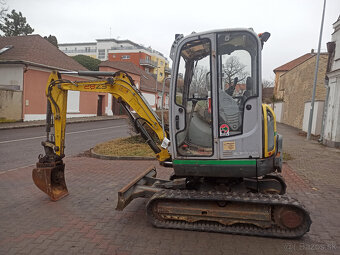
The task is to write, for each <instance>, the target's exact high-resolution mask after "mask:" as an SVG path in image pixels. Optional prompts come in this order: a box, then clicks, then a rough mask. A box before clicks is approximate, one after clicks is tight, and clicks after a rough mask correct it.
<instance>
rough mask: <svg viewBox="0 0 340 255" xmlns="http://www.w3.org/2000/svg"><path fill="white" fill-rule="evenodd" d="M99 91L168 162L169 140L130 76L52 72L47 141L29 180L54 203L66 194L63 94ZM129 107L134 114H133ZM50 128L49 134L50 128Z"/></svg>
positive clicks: (159, 156) (65, 98) (47, 116)
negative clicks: (108, 96) (73, 78)
mask: <svg viewBox="0 0 340 255" xmlns="http://www.w3.org/2000/svg"><path fill="white" fill-rule="evenodd" d="M62 74H73V75H79V76H96V77H101V76H106V77H107V76H109V77H108V78H105V79H96V80H92V81H91V80H90V81H70V80H65V79H62ZM69 90H72V91H83V92H100V93H110V94H112V96H114V97H115V98H116V99H117V100H118V102H120V103H121V104H122V105H123V107H124V108H125V109H126V111H127V112H128V114H129V116H130V118H131V119H132V121H133V123H134V125H135V128H136V130H137V131H138V132H140V133H141V135H142V136H143V137H144V138H145V139H146V142H147V143H148V144H149V146H150V147H151V149H152V150H153V151H154V152H155V154H156V157H157V159H158V160H159V161H160V162H164V161H166V160H169V159H170V154H169V152H168V151H167V148H166V146H164V144H165V145H166V144H167V142H168V141H169V137H167V132H165V131H164V130H163V129H162V125H161V123H160V120H159V118H158V116H157V115H156V114H155V113H154V111H153V110H152V109H151V107H150V106H149V104H148V103H147V101H146V100H145V99H144V97H143V95H142V94H141V93H140V92H139V91H138V89H137V88H136V86H135V85H134V82H133V80H132V79H131V77H130V76H129V75H128V74H127V73H125V72H116V73H109V72H64V73H61V72H57V71H53V72H52V73H51V75H50V77H49V79H48V83H47V87H46V96H47V114H46V132H47V139H46V141H44V142H42V145H43V147H44V150H45V155H44V156H40V157H39V162H38V163H37V165H36V168H35V169H33V173H32V177H33V181H34V183H35V184H36V186H37V187H38V188H39V189H41V190H42V191H43V192H45V193H46V194H47V195H48V196H49V197H50V198H51V199H52V200H53V201H57V200H59V199H61V198H63V197H64V196H66V195H67V194H68V191H67V186H66V182H65V177H64V170H65V164H64V163H63V162H62V159H63V157H64V156H65V154H64V150H65V128H66V109H67V92H68V91H69ZM129 107H131V108H132V109H133V110H134V111H135V112H136V113H137V116H136V115H135V114H133V113H132V112H131V111H130V109H129ZM144 125H148V126H149V127H150V128H151V129H152V130H153V131H154V133H155V134H156V135H157V137H158V138H159V140H160V141H163V144H162V146H163V147H164V148H163V147H161V146H158V145H157V143H156V142H155V141H154V140H153V138H152V135H151V134H149V133H148V131H147V129H145V128H144ZM52 127H54V132H53V134H52V133H51V128H52Z"/></svg>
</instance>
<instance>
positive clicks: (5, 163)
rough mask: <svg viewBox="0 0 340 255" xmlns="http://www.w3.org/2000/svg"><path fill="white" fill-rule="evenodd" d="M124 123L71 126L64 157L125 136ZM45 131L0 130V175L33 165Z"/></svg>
mask: <svg viewBox="0 0 340 255" xmlns="http://www.w3.org/2000/svg"><path fill="white" fill-rule="evenodd" d="M128 130H129V129H128V124H127V121H126V120H124V119H118V120H107V121H94V122H82V123H72V124H68V125H67V126H66V148H65V154H66V157H68V156H72V155H76V154H79V153H81V152H83V151H85V150H88V149H90V148H92V147H94V146H95V145H96V144H98V143H101V142H104V141H108V140H111V139H114V138H118V137H124V136H128V135H129V134H128ZM45 137H46V133H45V127H32V128H18V129H8V130H0V172H4V171H7V170H11V169H16V168H20V167H25V166H29V165H32V164H35V163H36V161H37V159H38V155H39V154H43V153H44V150H43V147H42V146H41V142H42V141H44V140H45V139H46V138H45Z"/></svg>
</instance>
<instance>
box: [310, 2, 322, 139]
mask: <svg viewBox="0 0 340 255" xmlns="http://www.w3.org/2000/svg"><path fill="white" fill-rule="evenodd" d="M325 8H326V0H324V2H323V11H322V19H321V28H320V35H319V45H318V54H317V56H316V64H315V73H314V84H313V95H312V101H311V103H310V113H309V122H308V132H307V140H310V136H311V131H312V123H313V113H314V102H315V92H316V81H317V79H318V71H319V59H320V48H321V40H322V30H323V21H324V18H325Z"/></svg>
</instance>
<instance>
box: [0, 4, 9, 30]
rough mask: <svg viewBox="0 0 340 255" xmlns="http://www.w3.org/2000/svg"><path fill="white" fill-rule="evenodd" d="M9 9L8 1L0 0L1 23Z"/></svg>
mask: <svg viewBox="0 0 340 255" xmlns="http://www.w3.org/2000/svg"><path fill="white" fill-rule="evenodd" d="M7 11H8V7H7V6H6V2H5V1H4V0H0V24H3V23H4V17H5V14H6V12H7Z"/></svg>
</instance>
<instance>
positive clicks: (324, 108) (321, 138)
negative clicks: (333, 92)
mask: <svg viewBox="0 0 340 255" xmlns="http://www.w3.org/2000/svg"><path fill="white" fill-rule="evenodd" d="M325 87H326V98H325V103H324V106H323V113H322V123H321V133H320V138H319V140H318V141H319V143H322V142H323V137H324V135H323V133H324V130H325V123H326V118H327V109H328V100H329V91H330V88H329V78H328V77H327V76H326V77H325Z"/></svg>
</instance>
